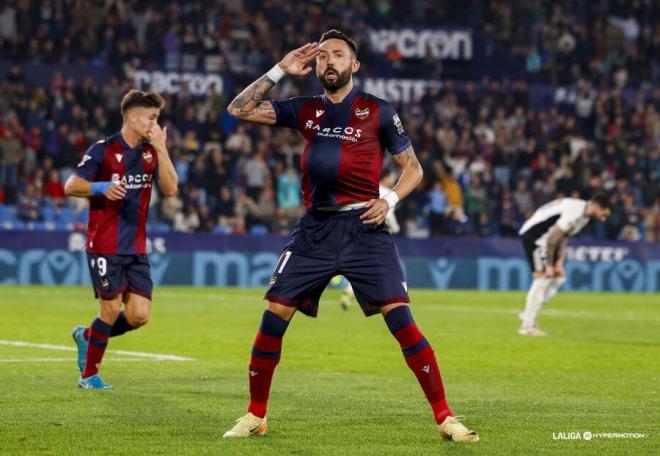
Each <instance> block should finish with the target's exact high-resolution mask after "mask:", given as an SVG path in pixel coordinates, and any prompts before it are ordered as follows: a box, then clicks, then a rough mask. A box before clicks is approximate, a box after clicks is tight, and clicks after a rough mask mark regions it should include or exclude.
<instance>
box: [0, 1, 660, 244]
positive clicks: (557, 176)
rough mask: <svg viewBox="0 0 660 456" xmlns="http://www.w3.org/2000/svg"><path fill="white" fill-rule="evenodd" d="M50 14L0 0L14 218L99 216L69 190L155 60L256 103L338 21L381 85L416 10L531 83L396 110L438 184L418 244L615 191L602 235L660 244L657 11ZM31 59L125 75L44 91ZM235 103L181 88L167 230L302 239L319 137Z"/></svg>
mask: <svg viewBox="0 0 660 456" xmlns="http://www.w3.org/2000/svg"><path fill="white" fill-rule="evenodd" d="M38 3H39V6H38V7H34V5H33V4H32V3H31V2H26V1H20V0H19V1H4V2H2V1H0V5H1V6H0V50H1V54H0V59H2V60H0V62H5V63H6V64H9V63H10V62H11V64H12V68H11V69H10V70H9V71H7V72H6V74H5V77H4V79H3V80H2V81H1V82H0V203H2V206H0V208H2V211H1V212H0V223H3V222H8V221H12V222H13V226H14V227H21V226H23V224H26V223H32V225H31V226H34V227H41V226H42V224H43V226H44V227H49V226H51V225H48V224H49V223H51V222H58V221H64V222H68V221H73V222H74V224H77V225H78V226H81V225H82V223H84V220H85V214H86V209H85V207H84V200H79V199H78V200H76V201H70V200H67V199H66V198H65V197H64V192H63V182H64V181H65V180H66V178H67V177H68V176H69V175H70V174H71V172H72V170H73V168H74V167H75V166H76V164H77V163H78V162H79V160H80V158H81V157H82V155H83V153H84V151H85V150H86V148H87V147H88V146H89V145H90V144H91V143H92V142H94V141H96V140H98V139H99V138H102V137H103V136H104V135H107V134H109V133H111V132H113V131H116V130H118V128H119V127H120V125H121V118H120V115H119V102H120V100H121V97H122V95H123V94H124V93H125V92H126V91H127V90H129V89H130V88H131V87H132V83H133V79H132V73H133V71H134V69H135V68H136V67H141V68H156V67H161V66H162V67H163V68H165V69H177V70H182V71H193V70H204V71H208V72H214V71H228V72H230V73H231V74H232V75H233V76H234V78H235V80H236V82H237V84H236V90H237V91H238V90H240V89H241V88H242V86H243V85H245V84H247V83H249V82H251V81H252V80H253V79H254V78H256V77H258V76H260V75H261V74H263V73H264V72H265V71H266V70H267V69H268V68H269V67H270V66H271V65H272V63H273V62H274V61H276V60H277V59H279V58H280V57H281V56H282V55H283V54H284V53H285V51H286V50H288V49H291V48H293V47H296V46H298V45H299V44H300V43H303V42H306V41H312V40H315V39H318V36H320V34H321V33H322V31H324V30H326V29H328V28H330V27H331V26H336V27H339V28H343V29H344V30H346V31H348V32H349V33H350V34H352V35H353V36H355V37H356V39H357V41H358V44H359V45H360V60H361V61H362V62H363V70H361V72H362V71H364V73H367V74H368V72H370V71H371V72H378V71H379V69H381V68H383V67H384V66H389V67H394V68H396V66H395V65H392V63H393V62H394V61H395V60H396V59H397V57H396V55H395V54H396V50H393V52H392V53H389V52H388V54H386V55H384V56H383V55H377V54H376V53H375V52H373V51H372V50H370V48H369V45H368V42H367V40H366V39H365V36H366V34H367V30H368V28H369V27H378V26H392V25H398V24H402V22H401V20H399V18H403V17H405V18H406V21H407V22H406V23H407V24H408V23H409V22H410V21H417V22H418V23H421V22H422V21H425V22H427V23H436V24H437V23H440V24H446V23H461V24H466V25H470V26H473V27H475V28H478V29H479V30H482V31H483V32H484V33H487V34H489V36H492V37H493V40H494V42H496V43H498V45H500V46H504V47H505V48H506V49H508V50H509V51H510V52H511V53H512V54H513V55H515V56H518V57H519V58H520V59H522V60H523V61H524V63H525V68H526V70H527V78H526V79H517V80H513V81H511V80H506V79H503V80H496V79H483V80H479V81H474V82H473V81H454V80H451V79H442V80H441V82H442V85H441V86H440V87H438V88H435V89H432V90H429V91H428V93H426V94H425V95H423V96H421V97H414V98H413V99H412V100H411V101H410V102H407V103H405V104H397V105H396V108H397V110H398V112H399V114H400V116H401V118H402V120H403V122H404V125H405V128H406V131H407V133H408V135H409V136H410V137H411V140H412V143H413V145H414V148H415V150H416V153H417V155H418V157H419V160H420V162H421V163H422V165H423V167H424V171H425V178H424V181H423V183H422V185H420V187H419V188H418V189H417V190H416V191H415V192H413V194H411V195H410V196H409V197H408V198H407V199H406V200H405V201H404V202H403V204H401V206H400V208H399V209H398V212H397V215H398V217H399V220H400V224H401V227H402V231H401V235H404V236H410V237H428V236H441V235H478V236H491V235H500V236H513V235H515V234H516V232H517V228H518V227H519V226H520V224H521V223H522V221H524V220H525V218H527V217H528V216H529V215H531V213H532V212H533V209H534V208H535V207H537V206H539V205H540V204H543V203H545V202H547V201H549V200H551V199H553V198H555V197H557V196H562V195H563V196H582V197H588V196H589V195H590V194H591V193H593V192H594V191H596V190H600V189H603V190H606V191H608V192H610V194H611V195H612V202H613V208H614V211H613V215H612V217H610V219H608V221H607V222H606V223H605V224H599V225H597V226H596V227H595V229H594V230H592V232H591V235H592V236H594V237H596V238H598V239H625V240H630V241H637V240H646V241H649V242H658V241H660V193H659V192H658V188H659V185H658V184H659V183H660V182H659V181H660V88H658V85H657V81H658V75H659V73H660V66H659V64H658V56H660V52H659V51H660V49H658V47H659V43H660V33H658V32H660V30H659V26H658V24H659V22H658V21H657V20H654V17H655V14H656V12H655V10H653V9H652V6H653V4H652V2H648V1H643V0H637V1H632V2H626V1H623V0H619V1H612V2H586V1H563V2H550V1H541V0H537V1H531V2H518V1H514V2H504V1H484V2H476V1H470V2H468V3H470V4H471V5H472V6H474V8H466V7H465V5H463V7H461V8H460V9H459V8H458V7H457V6H456V2H449V1H445V2H440V3H443V4H444V6H445V8H443V7H438V5H437V3H438V2H428V1H422V0H419V1H414V2H413V3H416V4H419V5H417V6H419V8H417V9H416V8H412V11H414V13H412V14H402V8H407V11H410V10H411V9H410V2H399V1H387V0H378V1H371V2H365V1H362V2H355V1H349V0H346V1H343V2H332V4H330V5H329V6H324V5H323V3H322V2H314V1H309V2H296V3H287V2H284V1H279V0H268V1H264V2H259V1H256V0H253V1H251V0H244V1H240V0H234V1H228V2H222V3H221V4H216V3H215V2H167V3H165V4H162V3H161V2H158V5H156V2H145V1H139V2H138V1H121V0H107V1H98V2H97V1H80V0H77V1H73V0H71V1H66V0H64V1H56V0H53V1H42V2H38ZM461 3H462V4H463V3H464V2H461ZM605 3H607V4H608V9H606V8H605V6H603V5H604V4H605ZM347 5H350V8H348V7H347ZM406 5H408V6H406ZM349 10H350V11H351V14H346V13H345V12H346V11H349ZM605 11H610V12H611V11H614V12H615V13H616V15H613V14H610V15H607V14H605V13H604V12H605ZM520 24H525V25H524V26H521V25H520ZM22 63H53V64H85V65H89V66H93V67H96V68H106V69H108V71H112V72H113V76H112V77H110V78H109V82H108V83H107V84H102V85H101V84H98V83H97V82H96V81H95V80H94V79H92V78H91V77H88V78H86V79H84V80H82V81H80V82H79V83H76V82H75V81H74V80H73V79H72V78H68V77H65V76H63V75H62V74H61V73H57V74H55V76H54V77H53V78H51V80H50V82H49V83H48V84H47V85H41V86H40V85H33V84H30V83H28V81H27V79H26V77H25V75H24V74H23V71H22V70H21V68H20V67H19V66H18V65H19V64H22ZM539 80H541V81H544V82H549V83H561V84H567V85H574V86H575V88H576V95H575V97H574V98H573V99H571V100H570V102H569V103H563V104H561V105H559V104H555V105H550V106H549V107H548V108H547V109H540V110H539V109H535V108H534V107H533V106H532V103H531V101H530V93H529V90H530V89H529V86H528V83H527V81H539ZM624 89H625V90H624ZM309 90H310V88H309V81H305V80H292V79H288V80H287V81H286V82H284V83H281V84H279V85H278V86H277V87H276V88H275V89H274V90H273V91H272V92H271V93H270V94H272V96H273V98H283V97H289V96H296V95H299V94H303V93H308V91H309ZM233 95H234V94H233V93H220V92H218V91H216V90H215V89H211V90H210V91H209V93H208V94H207V95H206V96H204V97H196V96H193V95H192V94H191V93H190V91H189V90H188V88H187V87H186V85H185V84H182V89H181V90H180V91H179V92H178V93H176V94H173V95H172V94H165V99H166V103H167V105H166V107H165V110H164V111H163V113H162V115H161V118H162V120H163V122H164V123H165V124H167V125H168V126H169V128H168V131H169V132H170V142H169V147H170V152H171V154H172V156H173V159H174V161H175V166H176V169H177V172H178V174H179V178H180V184H181V185H180V192H179V195H178V196H177V197H174V198H165V199H163V198H159V196H158V195H157V194H155V195H154V198H153V201H152V210H151V222H152V224H151V226H152V228H153V229H155V230H161V231H168V230H174V231H180V232H199V231H202V232H208V231H215V232H231V233H247V232H250V233H266V232H273V233H285V232H288V230H290V228H291V227H292V224H293V223H294V222H295V220H296V219H297V218H298V217H299V216H300V215H301V214H302V212H303V211H304V208H303V207H302V206H301V198H300V190H299V185H300V184H299V181H300V154H301V152H302V140H301V138H300V137H299V135H298V134H297V133H295V132H293V131H290V130H285V129H270V128H267V127H258V126H252V125H243V124H237V123H236V122H235V121H234V120H233V119H231V118H230V117H229V116H228V115H226V113H225V108H226V105H227V103H228V101H229V100H230V99H231V98H232V96H233ZM386 167H387V168H388V169H392V163H391V162H390V161H387V162H386ZM81 201H82V202H81ZM81 204H83V205H82V206H81ZM14 207H15V211H16V214H15V216H13V215H12V216H13V217H15V220H14V219H12V218H10V214H9V213H8V208H14ZM3 214H4V215H3ZM61 214H67V215H66V217H64V218H62V216H61ZM67 226H68V225H67Z"/></svg>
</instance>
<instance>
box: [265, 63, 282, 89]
mask: <svg viewBox="0 0 660 456" xmlns="http://www.w3.org/2000/svg"><path fill="white" fill-rule="evenodd" d="M285 74H286V73H285V72H284V70H283V69H282V68H280V65H279V64H278V63H276V64H275V65H274V66H273V68H271V69H270V70H268V73H266V76H268V79H270V80H271V81H273V82H274V83H275V84H277V83H278V82H280V79H282V78H283V77H284V75H285Z"/></svg>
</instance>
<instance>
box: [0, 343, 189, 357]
mask: <svg viewBox="0 0 660 456" xmlns="http://www.w3.org/2000/svg"><path fill="white" fill-rule="evenodd" d="M0 345H9V346H12V347H27V348H43V349H45V350H61V351H73V352H75V351H78V350H77V349H76V348H74V347H68V346H66V345H52V344H35V343H32V342H22V341H19V340H0ZM108 353H112V354H116V355H124V356H133V357H136V358H148V359H155V360H158V361H194V360H195V359H194V358H186V357H184V356H176V355H163V354H160V353H144V352H134V351H126V350H108Z"/></svg>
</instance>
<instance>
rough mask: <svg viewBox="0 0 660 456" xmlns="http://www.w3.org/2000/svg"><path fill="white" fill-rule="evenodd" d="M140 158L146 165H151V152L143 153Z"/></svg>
mask: <svg viewBox="0 0 660 456" xmlns="http://www.w3.org/2000/svg"><path fill="white" fill-rule="evenodd" d="M142 158H144V159H145V160H146V161H147V163H151V160H153V156H152V155H151V151H148V150H146V151H144V152H142Z"/></svg>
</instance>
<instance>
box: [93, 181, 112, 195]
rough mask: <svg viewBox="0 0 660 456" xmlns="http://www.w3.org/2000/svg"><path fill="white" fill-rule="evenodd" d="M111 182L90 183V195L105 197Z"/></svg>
mask: <svg viewBox="0 0 660 456" xmlns="http://www.w3.org/2000/svg"><path fill="white" fill-rule="evenodd" d="M111 185H112V182H92V195H105V192H106V191H107V190H108V189H109V188H110V186H111Z"/></svg>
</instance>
